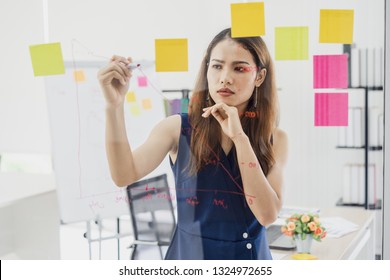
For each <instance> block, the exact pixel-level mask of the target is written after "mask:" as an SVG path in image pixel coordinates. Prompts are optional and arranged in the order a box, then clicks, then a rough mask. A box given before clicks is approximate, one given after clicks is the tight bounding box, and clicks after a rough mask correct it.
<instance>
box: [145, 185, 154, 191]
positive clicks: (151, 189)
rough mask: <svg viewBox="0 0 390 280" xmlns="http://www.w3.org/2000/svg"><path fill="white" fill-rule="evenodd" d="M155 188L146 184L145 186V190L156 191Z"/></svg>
mask: <svg viewBox="0 0 390 280" xmlns="http://www.w3.org/2000/svg"><path fill="white" fill-rule="evenodd" d="M155 190H156V188H155V187H149V185H148V184H146V186H145V191H155Z"/></svg>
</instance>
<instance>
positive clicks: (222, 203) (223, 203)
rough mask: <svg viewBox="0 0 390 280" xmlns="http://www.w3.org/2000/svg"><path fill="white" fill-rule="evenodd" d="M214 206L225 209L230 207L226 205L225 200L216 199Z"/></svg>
mask: <svg viewBox="0 0 390 280" xmlns="http://www.w3.org/2000/svg"><path fill="white" fill-rule="evenodd" d="M213 204H214V205H215V206H220V207H222V208H223V209H227V208H228V206H227V205H226V204H225V200H224V199H215V198H214V200H213Z"/></svg>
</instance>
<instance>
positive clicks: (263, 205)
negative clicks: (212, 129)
mask: <svg viewBox="0 0 390 280" xmlns="http://www.w3.org/2000/svg"><path fill="white" fill-rule="evenodd" d="M204 110H205V112H204V113H203V117H206V118H207V117H209V116H210V115H213V116H214V117H215V119H216V120H217V121H218V122H219V124H220V125H221V127H222V131H223V132H224V134H225V135H226V136H227V137H229V138H230V139H231V140H232V141H233V143H234V145H235V148H236V151H237V160H238V162H239V163H240V173H241V178H242V183H243V187H244V194H245V198H246V200H247V202H248V205H249V207H250V209H251V211H252V213H253V214H254V215H255V217H256V219H257V220H258V221H259V222H260V223H261V224H262V225H264V226H266V225H268V224H270V223H272V222H274V221H275V219H276V218H277V215H278V213H279V211H280V208H281V206H282V185H283V169H284V166H285V164H286V161H287V149H288V143H287V142H288V141H287V135H286V134H285V133H284V132H283V131H282V130H280V129H276V130H275V132H274V135H273V137H274V152H275V164H274V165H273V166H272V168H271V169H270V171H269V172H268V175H267V176H265V175H264V172H263V170H262V169H261V167H260V164H259V162H258V160H257V157H256V154H255V152H254V151H253V148H252V146H251V143H250V141H249V138H248V136H247V135H246V134H245V133H244V131H243V130H242V126H241V122H240V119H239V116H238V110H237V108H236V107H233V106H228V105H226V104H224V103H217V104H215V105H213V106H211V107H208V108H205V109H204ZM241 163H243V164H241Z"/></svg>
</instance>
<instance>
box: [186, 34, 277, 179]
mask: <svg viewBox="0 0 390 280" xmlns="http://www.w3.org/2000/svg"><path fill="white" fill-rule="evenodd" d="M223 40H234V41H235V42H237V43H239V44H240V45H241V46H242V47H243V48H245V49H247V50H248V51H249V52H250V53H251V54H252V56H253V59H254V61H255V63H256V66H257V69H258V71H260V70H261V69H262V68H265V69H266V70H267V74H266V77H265V80H264V81H263V83H262V84H261V86H260V87H255V89H254V91H253V94H252V97H251V99H250V100H249V102H248V107H247V109H246V113H245V114H244V115H242V116H241V124H242V127H243V130H244V132H245V133H246V135H248V137H249V140H250V142H251V145H252V147H253V150H254V152H255V154H256V157H257V159H258V161H259V163H260V165H261V167H262V170H263V172H264V174H265V175H267V174H268V172H269V170H270V168H271V167H272V165H273V164H274V162H275V160H274V152H273V148H272V134H273V132H274V130H275V127H276V126H277V118H278V110H277V104H278V102H277V89H276V83H275V77H274V66H273V62H272V59H271V56H270V54H269V51H268V48H267V46H266V44H265V43H264V41H263V39H262V38H261V37H245V38H232V37H231V29H230V28H227V29H225V30H223V31H221V32H220V33H219V34H218V35H217V36H215V37H214V39H213V40H212V41H211V43H210V44H209V46H208V48H207V51H206V54H205V56H204V58H203V60H202V64H201V66H200V70H199V73H198V77H197V80H196V83H195V87H194V91H193V94H192V96H191V100H190V104H189V119H190V124H191V126H192V128H193V131H192V135H191V145H190V149H191V152H192V155H193V156H192V159H191V162H190V163H189V169H190V173H191V174H196V173H197V172H199V171H200V170H201V169H202V168H203V167H204V166H205V164H206V163H207V159H210V158H214V157H215V154H216V155H219V153H220V151H221V149H222V148H221V145H220V143H221V127H220V125H219V123H218V122H217V120H215V119H214V118H212V117H210V118H203V117H202V116H201V115H202V113H203V111H202V109H203V108H205V107H208V106H211V105H213V104H215V103H214V101H213V100H212V99H211V97H209V87H208V81H207V69H208V62H209V61H210V56H211V52H212V50H213V49H214V47H215V46H216V45H217V44H218V43H220V42H221V41H223ZM256 95H257V97H256ZM256 99H257V101H255V100H256ZM254 103H257V104H256V105H255V104H254ZM214 153H215V154H214Z"/></svg>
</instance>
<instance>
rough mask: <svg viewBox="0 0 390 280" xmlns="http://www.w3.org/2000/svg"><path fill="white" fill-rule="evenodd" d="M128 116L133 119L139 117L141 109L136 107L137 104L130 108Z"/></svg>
mask: <svg viewBox="0 0 390 280" xmlns="http://www.w3.org/2000/svg"><path fill="white" fill-rule="evenodd" d="M130 114H131V115H132V116H134V117H138V116H140V115H141V108H140V107H139V106H138V104H133V105H131V106H130Z"/></svg>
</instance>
